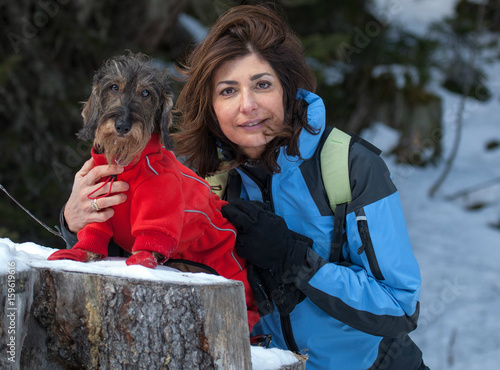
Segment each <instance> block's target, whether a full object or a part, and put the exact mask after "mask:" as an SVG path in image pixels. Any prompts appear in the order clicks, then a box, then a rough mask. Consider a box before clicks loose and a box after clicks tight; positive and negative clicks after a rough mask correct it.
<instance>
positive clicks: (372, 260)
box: [356, 216, 385, 280]
mask: <svg viewBox="0 0 500 370" xmlns="http://www.w3.org/2000/svg"><path fill="white" fill-rule="evenodd" d="M356 221H357V223H358V231H359V235H360V237H361V243H362V244H361V247H359V248H358V251H357V252H358V254H361V253H363V251H364V252H365V253H366V258H367V259H368V264H369V265H370V270H372V273H373V276H374V277H375V278H376V279H377V280H385V278H384V275H382V271H380V266H379V264H378V261H377V256H376V255H375V248H374V247H373V243H372V239H371V237H370V232H369V230H368V222H367V221H366V217H365V216H362V217H359V216H358V217H357V220H356Z"/></svg>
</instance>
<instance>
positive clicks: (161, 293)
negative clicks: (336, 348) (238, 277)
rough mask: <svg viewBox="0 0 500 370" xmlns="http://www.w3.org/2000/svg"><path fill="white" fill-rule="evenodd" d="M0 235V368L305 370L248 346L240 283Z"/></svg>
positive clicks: (286, 355) (285, 354)
mask: <svg viewBox="0 0 500 370" xmlns="http://www.w3.org/2000/svg"><path fill="white" fill-rule="evenodd" d="M53 251H54V250H53V249H51V248H46V247H42V246H39V245H36V244H34V243H23V244H15V243H13V242H11V241H10V240H8V239H0V287H2V292H1V294H0V369H16V370H17V369H55V370H58V369H76V368H78V369H237V370H240V369H254V370H264V369H265V370H278V369H281V370H299V369H305V360H303V359H301V358H297V357H295V356H294V355H293V354H292V353H291V352H290V351H283V350H279V349H277V348H273V349H272V350H264V349H262V348H256V347H250V341H249V334H248V325H247V316H246V307H245V296H244V287H243V284H242V283H241V282H239V281H234V280H228V279H225V278H223V277H220V276H215V275H209V274H204V273H185V272H180V271H178V270H175V269H172V268H169V267H166V266H158V267H156V268H155V269H147V268H145V267H142V266H126V264H125V259H123V258H122V259H121V258H107V259H105V260H103V261H99V262H92V263H81V262H74V261H68V260H63V261H47V257H48V256H49V255H50V254H51V253H52V252H53Z"/></svg>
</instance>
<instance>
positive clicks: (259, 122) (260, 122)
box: [239, 119, 266, 129]
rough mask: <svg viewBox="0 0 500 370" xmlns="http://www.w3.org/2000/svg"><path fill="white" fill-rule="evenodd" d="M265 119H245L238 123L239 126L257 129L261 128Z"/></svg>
mask: <svg viewBox="0 0 500 370" xmlns="http://www.w3.org/2000/svg"><path fill="white" fill-rule="evenodd" d="M265 121H266V120H265V119H261V120H252V121H247V122H244V123H242V124H241V125H239V126H240V127H241V128H244V129H258V128H261V127H262V126H263V125H264V122H265Z"/></svg>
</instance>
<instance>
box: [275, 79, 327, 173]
mask: <svg viewBox="0 0 500 370" xmlns="http://www.w3.org/2000/svg"><path fill="white" fill-rule="evenodd" d="M296 98H297V99H303V100H305V101H306V102H307V103H308V107H307V120H308V123H309V125H311V127H312V128H313V129H314V130H315V131H317V132H318V134H317V135H314V134H311V133H309V132H308V131H306V130H302V132H301V133H300V137H299V150H300V155H301V157H302V158H303V159H304V160H305V159H309V158H311V157H312V156H313V154H314V152H315V151H316V147H317V146H318V142H319V140H320V138H321V134H323V131H324V130H325V126H326V114H325V105H324V103H323V100H322V99H321V98H320V97H319V96H318V95H316V94H314V93H312V92H309V91H306V90H303V89H298V91H297V96H296ZM299 161H300V160H299V157H296V156H295V157H291V156H288V155H287V154H286V147H283V148H281V151H280V156H279V158H278V164H279V165H280V167H281V169H282V171H283V170H286V169H287V168H288V167H291V166H293V165H294V163H297V162H299Z"/></svg>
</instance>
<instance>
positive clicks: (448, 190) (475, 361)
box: [363, 0, 500, 370]
mask: <svg viewBox="0 0 500 370" xmlns="http://www.w3.org/2000/svg"><path fill="white" fill-rule="evenodd" d="M391 3H392V4H394V3H396V1H392V2H391V1H390V0H377V4H378V6H381V5H383V4H385V5H387V4H389V5H390V4H391ZM397 3H398V4H399V7H400V8H399V9H400V12H399V14H398V17H397V19H396V18H395V17H394V18H392V20H391V22H392V21H394V22H396V24H405V27H407V28H409V29H410V30H412V31H416V32H418V33H420V34H423V33H425V30H426V27H427V26H428V24H429V23H430V22H431V21H436V20H439V19H441V18H442V17H444V16H447V15H451V14H452V7H453V6H454V4H455V3H456V1H455V0H440V1H433V0H421V1H409V0H406V1H397ZM496 37H498V36H496ZM499 54H500V53H497V55H499ZM481 67H482V68H483V69H484V70H485V71H486V72H487V74H488V78H487V81H488V87H489V88H490V89H491V91H492V94H493V97H492V99H490V100H489V101H488V102H486V103H479V102H476V101H472V100H469V101H468V103H467V105H466V109H465V114H464V122H463V132H462V139H461V142H460V147H459V151H458V155H457V158H456V159H455V162H454V166H453V167H452V170H451V172H450V173H449V175H448V177H447V179H446V181H445V182H444V183H443V185H442V186H441V188H440V190H439V191H438V193H437V194H436V195H435V196H434V198H432V199H431V198H429V197H428V191H429V189H430V187H431V186H432V185H433V184H434V183H435V181H436V180H437V179H438V177H439V176H440V174H441V172H442V170H443V163H440V164H439V165H438V166H437V167H432V166H430V167H426V168H415V167H408V166H402V165H398V164H396V163H395V161H394V158H392V157H390V156H387V157H384V159H385V160H386V162H387V164H388V166H389V168H390V170H391V173H392V175H393V179H394V181H395V183H396V186H397V187H398V189H399V192H400V195H401V200H402V203H403V208H404V210H405V218H406V221H407V226H408V230H409V233H410V239H411V241H412V245H413V250H414V253H415V255H416V257H417V259H418V261H419V264H420V269H421V275H422V293H421V300H420V303H421V314H420V319H419V326H418V328H417V330H416V331H415V332H414V333H412V334H411V337H412V338H413V340H414V341H415V342H416V343H417V345H418V346H419V347H420V348H421V349H422V351H423V354H424V360H425V362H426V364H427V365H428V366H429V367H430V368H431V369H440V370H446V369H450V370H465V369H481V370H494V369H498V366H499V363H500V320H499V319H498V310H499V308H500V268H499V265H498V261H500V230H499V229H498V228H494V227H492V226H491V224H494V223H496V224H498V223H499V221H500V183H499V182H498V181H497V182H496V185H494V186H490V187H488V188H485V189H482V190H479V191H476V192H473V193H471V194H470V195H469V196H467V197H461V198H456V199H454V200H446V198H447V196H450V195H453V194H456V193H457V192H459V191H461V190H464V189H468V188H471V187H474V186H476V185H477V184H481V183H483V182H486V181H488V180H493V179H498V178H500V148H498V147H497V148H496V149H493V150H486V145H487V143H489V142H491V141H492V140H496V141H497V142H500V122H499V117H500V77H498V76H500V61H498V58H497V62H495V63H494V64H491V65H487V64H482V65H481ZM431 88H432V89H433V91H435V92H436V93H437V94H438V95H439V96H441V97H442V99H443V112H444V114H443V121H444V122H443V124H444V138H443V142H444V158H448V156H449V154H450V151H451V146H452V143H453V140H454V137H455V134H456V127H455V123H456V120H455V118H456V114H457V111H458V107H459V103H460V97H459V96H457V95H454V94H451V93H449V92H447V91H445V90H443V89H441V88H440V87H439V84H438V83H437V81H436V83H435V84H433V86H431ZM363 136H365V138H367V139H369V140H371V141H372V142H374V143H375V144H376V145H378V146H379V147H381V148H382V149H385V150H388V149H390V148H391V147H392V145H394V143H395V142H397V138H398V134H397V133H395V132H393V131H392V130H391V129H389V128H387V127H385V126H383V125H381V124H378V125H375V126H374V127H373V128H372V129H370V130H369V131H367V132H365V133H364V134H363ZM479 202H485V203H486V205H485V206H484V207H482V208H479V209H476V210H472V209H468V207H469V206H473V205H474V204H479ZM469 208H470V207H469Z"/></svg>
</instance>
